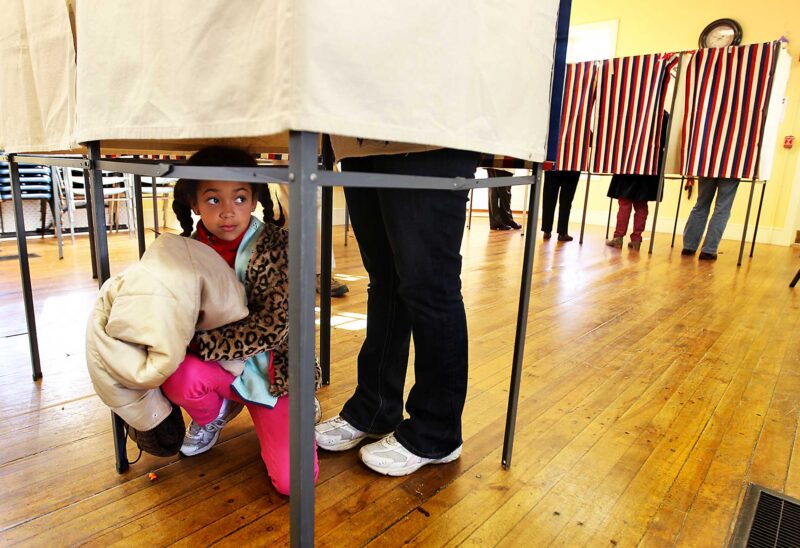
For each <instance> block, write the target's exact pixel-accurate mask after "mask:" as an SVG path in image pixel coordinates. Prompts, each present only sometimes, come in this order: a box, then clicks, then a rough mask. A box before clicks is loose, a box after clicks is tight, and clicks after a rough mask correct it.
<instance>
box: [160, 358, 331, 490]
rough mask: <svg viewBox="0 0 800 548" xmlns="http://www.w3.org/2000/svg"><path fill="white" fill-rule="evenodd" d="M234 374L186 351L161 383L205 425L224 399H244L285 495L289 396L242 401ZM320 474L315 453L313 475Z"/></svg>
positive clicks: (277, 486) (264, 454) (263, 451)
mask: <svg viewBox="0 0 800 548" xmlns="http://www.w3.org/2000/svg"><path fill="white" fill-rule="evenodd" d="M233 379H234V376H233V375H232V374H230V373H228V372H227V371H225V370H224V369H223V368H222V367H220V365H219V364H218V363H217V362H205V361H203V360H201V359H200V358H198V357H197V356H195V355H194V354H187V355H186V358H185V359H184V360H183V362H182V363H181V364H180V365H179V366H178V369H177V370H176V371H175V372H174V373H173V374H172V375H170V377H169V378H168V379H167V380H166V381H165V382H164V384H163V385H162V386H161V390H162V391H163V392H164V394H165V395H166V396H167V398H169V399H170V401H172V402H174V403H176V404H178V405H180V406H181V407H183V408H184V409H185V410H186V412H187V413H189V416H190V417H192V419H194V421H195V422H196V423H197V424H199V425H201V426H205V425H206V424H208V423H210V422H211V421H213V420H214V419H216V418H217V415H218V414H219V410H220V408H221V406H222V400H223V399H228V400H233V401H236V402H239V403H244V404H245V407H247V410H248V411H249V412H250V417H251V418H252V419H253V424H254V425H255V428H256V435H257V436H258V441H259V444H260V446H261V458H262V459H263V461H264V464H265V465H266V466H267V473H268V474H269V477H270V480H271V481H272V484H273V485H274V486H275V489H276V490H277V491H278V492H279V493H282V494H284V495H288V494H289V462H290V460H289V399H288V397H286V396H284V397H281V398H278V403H277V404H276V405H275V407H274V408H272V409H270V408H268V407H265V406H263V405H258V404H254V403H248V402H243V401H242V400H241V399H240V398H239V397H238V396H237V395H236V393H234V392H233V391H232V390H231V383H232V382H233ZM318 474H319V465H318V463H317V455H316V453H314V479H315V480H316V478H317V475H318Z"/></svg>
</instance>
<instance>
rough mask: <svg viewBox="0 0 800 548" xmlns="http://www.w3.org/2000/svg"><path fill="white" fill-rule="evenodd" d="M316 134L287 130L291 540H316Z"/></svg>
mask: <svg viewBox="0 0 800 548" xmlns="http://www.w3.org/2000/svg"><path fill="white" fill-rule="evenodd" d="M316 171H317V135H316V134H315V133H310V132H305V131H304V132H300V131H292V132H290V134H289V181H290V185H289V195H290V200H289V209H290V214H289V232H290V234H291V237H290V238H289V318H290V322H291V323H290V328H289V329H290V335H289V377H291V379H292V396H291V398H289V409H290V411H289V415H290V420H289V430H290V455H291V468H290V469H291V499H290V502H289V504H290V519H291V523H290V527H291V533H290V539H291V544H292V546H313V545H314V368H313V363H314V301H315V299H314V292H315V290H314V286H315V283H314V277H315V272H314V271H315V270H316V268H315V267H316V260H315V255H316V253H315V248H316V202H317V191H316V183H315V181H316V180H317V174H316Z"/></svg>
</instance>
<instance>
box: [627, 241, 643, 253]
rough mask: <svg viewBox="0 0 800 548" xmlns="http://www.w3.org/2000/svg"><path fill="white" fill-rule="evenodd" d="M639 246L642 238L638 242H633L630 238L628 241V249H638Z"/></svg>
mask: <svg viewBox="0 0 800 548" xmlns="http://www.w3.org/2000/svg"><path fill="white" fill-rule="evenodd" d="M641 247H642V240H639V241H638V242H634V241H633V240H631V241H630V242H628V249H633V250H634V251H639V248H641Z"/></svg>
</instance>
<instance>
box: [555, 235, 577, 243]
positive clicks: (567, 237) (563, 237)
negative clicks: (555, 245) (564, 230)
mask: <svg viewBox="0 0 800 548" xmlns="http://www.w3.org/2000/svg"><path fill="white" fill-rule="evenodd" d="M574 239H575V238H573V237H572V236H570V235H569V234H559V235H558V241H559V242H571V241H572V240H574Z"/></svg>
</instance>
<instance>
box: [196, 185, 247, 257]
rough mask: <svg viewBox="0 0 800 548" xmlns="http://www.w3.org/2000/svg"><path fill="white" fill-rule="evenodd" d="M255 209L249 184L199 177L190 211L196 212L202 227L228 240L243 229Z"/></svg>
mask: <svg viewBox="0 0 800 548" xmlns="http://www.w3.org/2000/svg"><path fill="white" fill-rule="evenodd" d="M255 209H256V201H255V199H253V189H252V187H251V186H250V185H249V184H248V183H238V182H231V181H199V182H198V184H197V194H196V195H195V203H194V204H192V211H194V213H195V215H200V218H201V219H202V220H203V224H204V225H205V227H206V229H207V230H208V231H209V232H210V233H211V234H213V235H214V236H216V237H217V238H219V239H220V240H225V241H228V242H230V241H233V240H235V239H236V238H238V237H239V235H240V234H241V233H242V232H244V231H245V230H246V229H247V227H248V226H249V225H250V214H251V213H252V212H253V211H255Z"/></svg>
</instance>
